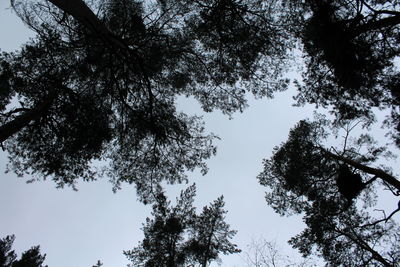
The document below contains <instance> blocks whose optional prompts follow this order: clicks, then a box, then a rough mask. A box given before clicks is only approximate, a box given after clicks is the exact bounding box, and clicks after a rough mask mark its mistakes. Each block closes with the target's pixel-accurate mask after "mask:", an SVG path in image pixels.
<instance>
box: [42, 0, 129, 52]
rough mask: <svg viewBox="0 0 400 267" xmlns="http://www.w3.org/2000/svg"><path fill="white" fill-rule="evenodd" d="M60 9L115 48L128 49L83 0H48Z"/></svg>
mask: <svg viewBox="0 0 400 267" xmlns="http://www.w3.org/2000/svg"><path fill="white" fill-rule="evenodd" d="M48 1H49V2H51V3H52V4H53V5H55V6H56V7H58V8H59V9H61V10H62V11H64V12H66V13H68V14H69V15H71V16H72V17H73V18H74V19H76V20H77V21H79V22H80V23H81V24H82V25H83V26H85V27H86V28H87V29H88V30H89V31H91V32H93V33H94V34H96V35H97V36H98V37H99V38H101V39H103V40H104V41H107V42H109V43H111V44H112V45H113V46H115V47H116V48H120V49H128V47H127V46H126V45H125V44H124V43H123V42H122V41H121V40H119V39H118V38H117V37H115V35H114V34H113V33H112V32H111V31H110V30H109V29H108V28H107V27H106V26H105V25H104V23H103V22H101V21H100V20H99V18H98V17H97V16H96V15H95V14H94V13H93V11H92V10H91V9H90V8H89V7H88V6H87V5H86V3H85V2H84V1H83V0H48Z"/></svg>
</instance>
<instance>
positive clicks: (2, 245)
mask: <svg viewBox="0 0 400 267" xmlns="http://www.w3.org/2000/svg"><path fill="white" fill-rule="evenodd" d="M14 240H15V237H14V236H13V235H11V236H6V237H5V238H3V239H0V266H1V267H47V265H43V262H44V260H45V258H46V255H41V254H40V248H39V246H35V247H32V248H30V249H29V250H27V251H25V252H23V253H22V255H21V258H20V259H19V260H18V259H17V255H16V253H15V252H14V251H13V250H11V247H12V244H13V242H14Z"/></svg>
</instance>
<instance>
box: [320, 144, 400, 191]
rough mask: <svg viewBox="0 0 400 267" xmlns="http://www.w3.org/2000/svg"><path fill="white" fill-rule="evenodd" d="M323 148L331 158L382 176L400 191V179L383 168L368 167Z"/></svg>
mask: <svg viewBox="0 0 400 267" xmlns="http://www.w3.org/2000/svg"><path fill="white" fill-rule="evenodd" d="M320 148H321V150H322V151H323V152H324V153H325V154H326V155H327V156H328V157H330V158H333V159H336V160H340V161H342V162H344V163H346V164H349V165H350V166H353V167H354V168H356V169H358V170H361V171H363V172H366V173H369V174H372V175H375V176H377V177H379V178H381V179H382V180H383V181H385V182H386V183H388V184H390V185H392V186H394V187H395V188H397V190H399V191H400V181H399V180H397V179H396V177H394V176H392V175H390V174H388V173H386V172H385V171H383V170H381V169H376V168H372V167H368V166H366V165H363V164H361V163H358V162H356V161H354V160H351V159H348V158H345V157H343V156H339V155H336V154H334V153H332V152H330V151H328V150H326V149H325V148H323V147H320Z"/></svg>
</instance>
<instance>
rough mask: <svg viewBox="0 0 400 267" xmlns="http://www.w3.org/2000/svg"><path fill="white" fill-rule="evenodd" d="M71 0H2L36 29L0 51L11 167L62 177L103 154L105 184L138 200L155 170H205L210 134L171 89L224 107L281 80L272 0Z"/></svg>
mask: <svg viewBox="0 0 400 267" xmlns="http://www.w3.org/2000/svg"><path fill="white" fill-rule="evenodd" d="M50 2H51V3H50ZM72 2H73V4H71V5H64V4H65V3H63V2H59V1H53V0H52V1H47V0H46V1H45V0H36V1H23V0H15V1H12V3H13V8H14V10H15V11H16V12H17V14H18V15H19V16H20V18H21V19H22V20H23V21H24V22H25V23H26V24H27V25H28V26H29V27H30V28H31V29H32V30H33V31H34V32H36V33H37V37H36V38H34V39H33V40H31V41H30V42H28V43H27V44H25V45H24V47H23V48H22V49H21V50H20V51H17V52H15V53H3V54H2V55H1V57H0V63H1V64H0V66H1V67H0V85H1V93H0V96H1V99H0V108H1V110H2V113H1V114H0V121H1V122H2V124H3V126H2V128H1V130H2V131H1V132H2V134H1V141H5V144H4V147H5V149H6V150H7V151H8V152H9V153H10V160H11V168H10V169H11V170H13V171H15V172H16V173H18V174H19V175H23V174H25V173H31V174H36V177H38V178H43V177H44V178H46V177H48V178H50V179H53V180H54V181H55V182H56V183H57V184H58V186H64V185H74V184H75V183H76V181H77V179H79V178H83V179H84V180H93V179H95V178H96V175H95V174H96V173H97V172H96V171H95V169H93V168H90V167H91V166H92V162H93V161H98V160H105V162H107V163H109V164H110V165H109V166H108V167H107V170H106V172H107V174H109V175H110V176H111V177H112V180H113V181H114V185H115V189H117V188H119V186H120V183H122V182H128V183H134V184H135V185H136V187H137V190H138V192H139V194H140V197H141V198H142V199H143V200H146V198H147V197H148V196H149V195H151V194H150V193H151V192H152V191H153V190H154V188H155V186H156V185H157V184H158V183H159V182H160V181H161V180H166V181H168V182H171V183H173V182H181V181H185V180H186V175H185V174H184V172H185V170H193V169H195V168H198V167H199V168H200V169H201V170H202V172H206V171H207V168H206V166H205V163H204V161H205V160H206V159H207V158H209V157H210V156H212V155H213V154H214V153H215V147H214V146H213V145H212V140H213V139H214V138H215V136H214V135H212V134H208V135H207V134H205V133H204V127H203V123H202V121H201V118H200V117H189V116H187V115H185V114H183V113H181V112H178V111H177V110H176V99H177V96H187V97H189V96H190V97H194V98H195V99H197V100H198V101H199V103H200V104H201V105H202V107H203V109H204V110H205V111H208V112H210V111H212V110H214V109H220V110H221V111H222V112H223V113H225V114H228V115H231V114H232V113H233V112H236V111H242V110H243V108H245V107H246V100H245V98H244V96H245V93H246V91H251V92H252V93H253V94H254V95H256V96H259V97H262V96H268V97H270V96H272V92H274V91H277V90H284V89H285V88H286V86H287V80H286V79H283V78H282V77H281V75H282V73H283V70H284V66H285V61H286V58H287V56H286V53H287V47H290V46H291V41H290V40H289V39H288V36H289V35H288V34H285V33H284V32H282V30H278V28H277V27H275V26H274V25H276V24H277V23H278V22H277V17H276V16H274V15H273V14H272V13H270V12H267V11H268V10H271V9H275V8H278V6H279V4H280V3H279V1H270V3H268V4H266V3H264V1H261V0H251V1H241V2H236V1H226V0H214V1H185V2H182V3H181V2H179V1H172V0H171V1H145V2H143V1H128V0H118V1H117V0H102V1H92V2H90V1H88V2H87V3H85V2H83V1H82V0H73V1H72ZM53 4H54V5H53ZM89 8H91V9H92V10H93V12H92V10H91V9H89ZM11 70H12V71H11ZM15 98H17V99H18V103H19V105H17V106H14V105H13V107H11V108H7V109H6V106H7V104H9V103H11V102H10V101H11V100H12V99H15ZM13 103H16V102H13ZM7 107H9V105H8V106H7Z"/></svg>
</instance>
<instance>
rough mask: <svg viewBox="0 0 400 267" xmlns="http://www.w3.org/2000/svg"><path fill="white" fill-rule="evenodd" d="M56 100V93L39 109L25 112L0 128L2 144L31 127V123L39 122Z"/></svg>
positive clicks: (0, 141) (49, 96) (48, 97)
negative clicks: (23, 129)
mask: <svg viewBox="0 0 400 267" xmlns="http://www.w3.org/2000/svg"><path fill="white" fill-rule="evenodd" d="M54 98H55V93H51V94H50V95H48V96H47V97H46V99H45V100H44V101H43V102H42V103H41V104H39V105H38V106H37V107H35V108H33V109H31V110H29V111H26V112H24V113H23V114H21V115H19V116H17V117H16V118H14V119H13V120H12V121H9V122H7V123H6V124H4V125H2V126H0V144H1V143H2V142H4V141H5V140H7V139H8V138H9V137H11V136H13V135H14V134H16V133H17V132H19V131H20V130H21V129H22V128H24V127H26V126H28V125H29V123H30V122H31V121H34V120H37V119H39V118H40V117H42V116H43V114H44V113H45V112H46V111H47V110H48V109H49V107H50V105H51V103H52V102H53V100H54Z"/></svg>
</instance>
